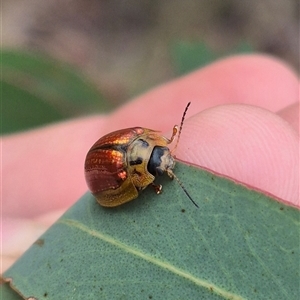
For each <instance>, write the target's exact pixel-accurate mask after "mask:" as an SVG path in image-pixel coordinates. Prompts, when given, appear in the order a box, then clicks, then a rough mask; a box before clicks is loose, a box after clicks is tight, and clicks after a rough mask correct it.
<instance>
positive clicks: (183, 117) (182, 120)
mask: <svg viewBox="0 0 300 300" xmlns="http://www.w3.org/2000/svg"><path fill="white" fill-rule="evenodd" d="M190 105H191V102H189V103H188V104H187V106H186V108H185V110H184V112H183V115H182V118H181V123H180V128H179V133H178V138H177V141H176V145H175V147H174V149H173V150H172V152H173V153H175V152H176V149H177V146H178V143H179V140H180V135H181V130H182V127H183V122H184V119H185V115H186V112H187V110H188V108H189V106H190ZM186 194H187V193H186ZM187 195H188V194H187ZM192 201H193V200H192Z"/></svg>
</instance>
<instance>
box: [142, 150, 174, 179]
mask: <svg viewBox="0 0 300 300" xmlns="http://www.w3.org/2000/svg"><path fill="white" fill-rule="evenodd" d="M166 152H168V153H169V152H170V150H169V148H167V147H161V146H155V147H154V148H153V151H152V153H151V156H150V159H149V162H148V165H147V169H148V172H149V173H151V174H152V175H153V176H156V175H162V174H163V173H164V171H165V170H166V167H165V166H163V165H162V156H163V155H165V154H166Z"/></svg>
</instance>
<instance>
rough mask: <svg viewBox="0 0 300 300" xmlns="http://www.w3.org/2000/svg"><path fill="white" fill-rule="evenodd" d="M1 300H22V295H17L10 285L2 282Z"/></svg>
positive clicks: (0, 285)
mask: <svg viewBox="0 0 300 300" xmlns="http://www.w3.org/2000/svg"><path fill="white" fill-rule="evenodd" d="M0 299H1V300H2V299H3V300H22V299H24V298H22V297H21V296H20V295H18V294H17V292H15V291H14V290H12V289H11V288H10V287H9V285H8V283H4V282H1V284H0Z"/></svg>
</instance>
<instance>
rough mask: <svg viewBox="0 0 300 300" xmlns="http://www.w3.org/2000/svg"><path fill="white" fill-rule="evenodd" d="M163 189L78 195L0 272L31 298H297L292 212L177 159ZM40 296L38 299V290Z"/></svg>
mask: <svg viewBox="0 0 300 300" xmlns="http://www.w3.org/2000/svg"><path fill="white" fill-rule="evenodd" d="M175 171H176V174H177V176H178V177H179V178H180V179H181V180H182V181H183V183H184V185H185V187H186V189H187V190H188V191H189V193H190V194H191V196H192V197H193V199H194V200H195V201H196V202H197V203H198V205H199V209H197V208H196V207H195V206H194V205H193V204H192V203H191V202H190V201H189V199H188V198H187V197H186V195H185V194H184V192H183V191H182V189H181V188H180V186H178V184H177V183H176V181H170V179H169V178H167V176H163V177H162V180H161V181H160V183H162V184H163V193H162V194H161V195H159V196H157V195H156V194H155V193H154V192H153V191H152V189H151V188H147V189H146V190H145V191H143V192H142V193H141V194H140V196H139V198H138V199H136V200H134V201H132V202H130V203H128V204H125V205H123V206H119V207H117V208H115V209H107V208H103V207H101V206H99V205H98V204H97V203H96V201H95V199H94V197H93V196H92V195H90V194H89V193H87V194H85V195H84V196H83V197H82V198H81V199H80V200H79V201H78V202H77V203H76V204H75V205H74V206H73V207H71V208H70V209H69V210H68V211H67V212H66V213H65V214H64V215H63V216H62V217H61V218H60V219H59V220H58V221H57V222H56V223H55V224H54V225H53V226H52V227H51V228H50V229H49V230H48V231H47V232H46V233H45V234H44V235H43V236H41V237H40V239H39V240H38V241H36V243H35V244H33V245H32V247H31V248H30V249H29V250H28V251H27V252H26V253H25V254H24V255H23V256H22V257H21V258H20V259H19V260H18V261H17V262H16V263H15V264H14V265H13V266H12V267H11V268H10V269H9V270H7V271H6V272H5V273H4V277H5V278H7V277H9V278H12V283H11V284H12V285H13V286H14V287H15V288H16V289H17V290H19V291H20V292H21V293H22V295H24V296H25V297H29V296H34V297H36V298H37V299H289V300H293V299H298V295H299V211H298V210H297V209H295V208H293V207H290V206H286V205H284V204H282V203H279V202H277V201H275V200H274V199H271V198H270V197H268V196H266V195H263V194H262V193H259V192H257V191H254V190H250V189H248V188H246V187H244V186H242V185H240V184H237V183H235V182H233V181H231V180H228V179H226V178H222V177H220V176H216V175H215V174H212V173H210V172H207V171H205V170H201V169H198V168H195V167H193V166H189V165H185V164H182V163H178V164H177V165H176V170H175ZM44 295H47V298H45V297H44Z"/></svg>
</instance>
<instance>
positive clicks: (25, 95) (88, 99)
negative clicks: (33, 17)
mask: <svg viewBox="0 0 300 300" xmlns="http://www.w3.org/2000/svg"><path fill="white" fill-rule="evenodd" d="M1 67H2V78H1V92H2V99H1V101H2V112H1V116H2V117H3V119H2V133H11V132H14V131H18V130H24V129H28V128H32V127H35V126H40V125H43V124H47V123H49V122H56V121H58V120H63V119H66V118H70V117H74V116H78V115H82V114H87V113H91V112H96V111H98V112H99V111H106V110H107V109H108V108H109V107H110V105H109V103H108V102H107V101H106V100H105V99H104V98H103V96H102V95H101V93H100V91H99V90H98V89H97V88H95V87H94V85H93V84H92V83H91V82H89V80H88V79H87V78H85V77H84V76H83V75H82V74H80V72H79V71H78V70H76V69H75V68H74V67H71V66H70V65H67V64H65V63H62V62H60V61H56V60H54V59H51V58H48V57H44V56H41V55H36V54H35V55H34V54H33V53H25V52H18V51H6V50H2V65H1Z"/></svg>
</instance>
